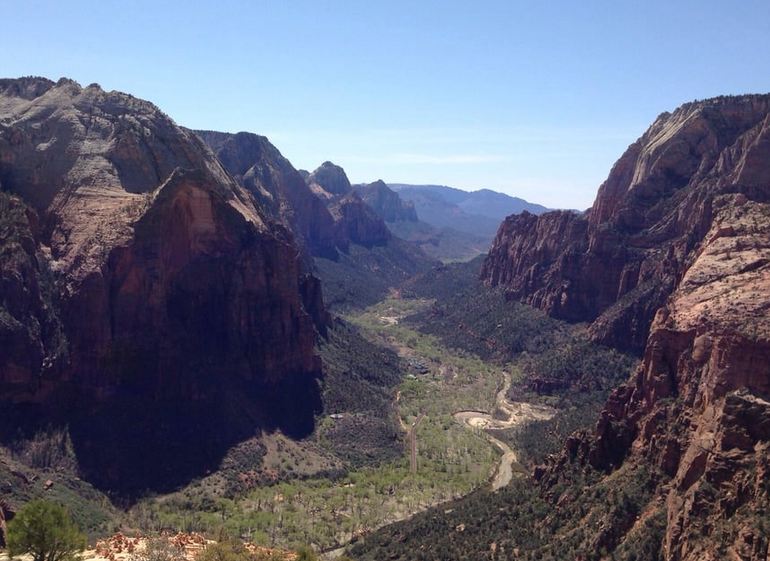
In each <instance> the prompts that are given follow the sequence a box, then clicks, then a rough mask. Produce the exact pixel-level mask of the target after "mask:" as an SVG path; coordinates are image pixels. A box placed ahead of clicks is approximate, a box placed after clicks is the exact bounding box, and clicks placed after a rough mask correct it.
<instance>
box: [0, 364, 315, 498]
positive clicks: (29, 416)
mask: <svg viewBox="0 0 770 561" xmlns="http://www.w3.org/2000/svg"><path fill="white" fill-rule="evenodd" d="M57 403H58V407H57V411H55V412H53V411H52V410H51V407H50V405H45V406H39V405H5V406H2V405H1V404H0V445H3V446H5V447H7V448H9V449H11V450H13V451H14V454H15V455H17V456H18V457H20V458H21V459H22V460H23V461H24V463H27V464H30V465H31V466H32V467H35V468H41V469H46V470H50V469H71V470H75V471H76V472H77V474H78V475H79V476H80V477H82V478H83V479H85V480H87V481H88V482H89V483H91V484H92V485H94V487H96V488H97V489H99V490H101V491H103V492H105V493H106V494H108V495H109V496H110V497H111V498H112V499H113V501H115V502H117V503H120V504H124V505H125V506H128V505H130V504H132V503H133V502H134V501H135V500H136V499H138V498H140V497H141V496H146V495H148V494H153V493H165V492H169V491H172V490H174V489H177V488H180V487H182V486H184V485H186V484H187V483H189V482H190V481H192V480H194V479H196V478H200V477H203V476H205V475H207V474H208V473H211V472H212V471H215V470H217V469H218V467H219V465H220V463H221V461H222V459H223V458H224V457H225V455H226V453H227V452H228V450H230V449H231V448H232V447H233V446H234V445H236V444H238V443H240V442H243V441H245V440H248V439H251V438H252V437H254V436H257V435H259V434H260V433H270V432H274V431H276V430H280V431H281V432H282V433H284V434H285V435H287V436H289V437H291V438H304V437H306V436H308V435H310V434H311V433H312V432H313V430H314V419H315V415H316V414H317V413H319V412H320V410H321V395H320V389H319V384H318V380H317V379H316V378H313V377H308V376H301V377H300V376H295V377H292V378H289V379H286V380H285V381H284V382H283V383H281V384H279V385H278V386H276V387H273V388H264V387H262V388H246V387H244V386H243V385H241V386H240V387H234V386H229V387H226V388H220V389H218V390H217V391H215V392H213V393H212V394H209V395H208V396H207V398H206V399H201V400H198V401H181V400H178V401H150V400H147V399H139V398H135V397H132V396H121V397H120V398H116V399H112V400H110V401H108V402H105V403H103V404H101V405H99V406H97V407H93V406H91V407H85V406H82V404H79V403H78V401H77V400H75V399H66V398H64V397H62V398H60V399H58V400H57ZM263 453H264V451H263V450H262V449H261V447H260V446H259V445H258V444H255V445H254V446H253V450H252V455H253V456H254V457H253V458H251V462H250V463H253V465H254V466H257V465H259V463H260V461H261V456H262V454H263Z"/></svg>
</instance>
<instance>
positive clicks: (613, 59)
mask: <svg viewBox="0 0 770 561" xmlns="http://www.w3.org/2000/svg"><path fill="white" fill-rule="evenodd" d="M197 4H203V3H202V2H200V3H196V2H194V1H191V0H188V1H185V2H171V1H169V2H164V1H162V0H154V1H152V2H132V1H130V0H124V1H121V2H110V1H99V2H75V1H61V0H59V1H55V2H54V1H50V2H35V1H33V0H24V1H18V2H17V1H7V0H0V22H2V24H1V26H2V32H0V75H4V76H9V77H15V76H22V75H43V76H47V77H50V78H52V79H57V78H58V77H60V76H68V77H71V78H74V79H75V80H77V81H79V82H81V84H83V85H87V84H89V83H91V82H98V83H100V84H101V85H102V87H104V88H105V89H116V90H122V91H126V92H130V93H132V94H134V95H136V96H138V97H142V98H146V99H149V100H151V101H153V102H154V103H156V104H157V105H158V106H159V107H160V108H161V109H163V110H164V111H165V112H166V113H168V114H169V115H171V117H173V118H174V119H175V120H176V121H177V122H178V123H180V124H182V125H185V126H188V127H193V128H208V129H218V130H225V131H233V132H234V131H239V130H248V131H252V132H257V133H260V134H265V135H267V136H268V137H269V138H270V139H271V140H272V141H273V142H274V143H275V144H276V145H277V146H278V148H279V149H280V150H281V151H282V152H283V154H284V155H285V156H287V157H288V158H289V159H290V160H291V161H292V162H293V163H294V165H295V166H296V167H304V168H309V169H312V168H314V167H316V166H317V165H318V164H320V163H321V162H322V161H324V160H332V161H334V162H335V163H338V164H340V165H342V166H343V167H344V168H345V169H346V170H347V172H348V174H349V176H350V178H351V180H353V181H354V182H358V181H373V180H375V179H378V178H382V179H384V180H386V181H392V182H409V183H440V184H446V185H452V186H456V187H461V188H466V189H476V188H482V187H488V188H491V189H496V190H500V191H505V192H507V193H510V194H515V195H518V196H521V197H524V198H526V199H529V200H532V201H534V202H539V203H543V204H546V205H549V206H553V207H573V208H585V207H587V206H588V205H590V204H591V202H592V200H593V197H594V194H595V192H596V189H597V187H598V186H599V184H600V183H601V182H602V181H603V180H604V178H605V177H606V176H607V173H608V172H609V169H610V166H611V165H612V163H613V162H614V161H615V160H616V159H617V158H618V157H619V156H620V155H621V153H622V152H623V150H624V149H625V148H626V147H627V146H628V144H630V143H631V142H633V140H635V139H636V138H637V137H638V136H639V135H640V134H641V133H642V132H644V129H645V128H646V127H647V126H648V125H649V124H650V123H651V122H652V120H653V119H654V118H655V117H656V116H657V115H658V114H659V113H661V112H663V111H666V110H672V109H674V108H676V106H678V105H679V104H681V103H682V102H685V101H689V100H692V99H696V98H697V99H702V98H704V97H710V96H714V95H719V94H732V93H747V92H762V93H764V92H768V91H770V0H758V1H751V0H740V1H735V2H730V1H725V0H721V1H710V0H701V1H680V0H675V1H672V0H667V1H649V0H648V1H645V2H642V1H635V2H630V1H629V2H623V1H618V0H608V1H606V2H599V1H587V0H581V1H577V0H575V1H563V2H556V1H551V2H538V1H535V0H532V1H530V2H514V1H512V0H508V1H488V2H485V1H481V0H476V1H472V0H466V1H463V2H455V1H448V0H441V1H436V2H427V1H425V2H422V1H418V0H413V1H411V2H400V1H393V0H390V1H387V2H385V1H381V2H375V1H374V0H357V1H351V2H330V1H322V0H316V1H307V2H294V1H291V0H280V1H279V0H276V1H272V2H257V1H251V2H249V1H228V0H217V1H216V2H210V3H208V5H207V6H198V5H197Z"/></svg>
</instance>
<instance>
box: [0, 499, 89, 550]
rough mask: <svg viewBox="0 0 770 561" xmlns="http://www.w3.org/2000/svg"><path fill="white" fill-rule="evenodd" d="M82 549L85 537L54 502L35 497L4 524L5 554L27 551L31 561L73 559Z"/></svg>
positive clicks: (62, 508)
mask: <svg viewBox="0 0 770 561" xmlns="http://www.w3.org/2000/svg"><path fill="white" fill-rule="evenodd" d="M85 548H86V536H85V534H83V533H81V532H80V530H79V529H78V527H77V526H76V525H75V523H74V522H72V519H71V518H70V515H69V513H68V512H67V510H66V509H65V508H64V507H63V506H61V505H58V504H55V503H52V502H49V501H43V500H36V501H32V502H30V503H27V504H26V505H24V507H23V508H22V509H21V510H20V511H19V513H18V514H17V515H16V516H15V517H14V519H13V520H11V521H10V522H9V523H8V554H9V555H10V556H11V557H13V556H16V555H22V554H25V553H28V554H30V555H31V556H32V560H33V561H73V560H74V559H77V557H78V553H80V552H82V551H83V550H85Z"/></svg>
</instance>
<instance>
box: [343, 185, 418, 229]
mask: <svg viewBox="0 0 770 561" xmlns="http://www.w3.org/2000/svg"><path fill="white" fill-rule="evenodd" d="M354 189H355V191H356V193H358V194H359V195H360V196H361V199H362V200H363V201H364V202H365V203H366V204H368V205H369V206H370V207H372V209H374V212H376V213H377V215H378V216H379V217H380V218H382V219H383V220H384V221H385V222H399V221H406V222H417V211H416V210H415V209H414V204H413V203H411V202H404V201H402V200H401V197H399V196H398V193H396V192H395V191H392V190H391V189H390V188H389V187H388V186H387V185H386V184H385V182H384V181H382V180H381V179H380V180H378V181H375V182H374V183H369V184H368V185H356V186H355V187H354Z"/></svg>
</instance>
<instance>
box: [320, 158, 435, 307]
mask: <svg viewBox="0 0 770 561" xmlns="http://www.w3.org/2000/svg"><path fill="white" fill-rule="evenodd" d="M305 181H306V182H307V184H308V186H309V187H310V189H311V191H313V193H315V194H316V196H318V197H319V198H320V199H321V200H323V201H325V203H326V205H327V207H328V208H329V210H330V212H331V213H332V215H333V216H334V219H335V222H336V224H337V227H338V230H339V232H340V235H341V236H343V237H344V238H345V239H347V240H349V241H350V244H349V246H348V247H347V248H346V250H345V251H342V252H340V254H339V255H338V257H337V258H335V259H327V258H317V259H316V260H315V266H316V269H317V271H318V274H319V276H320V277H321V279H322V280H323V285H324V295H325V301H326V302H327V303H328V304H329V305H330V307H338V308H350V307H364V306H367V305H370V304H373V303H375V302H377V301H378V300H380V299H382V298H383V297H384V296H385V295H386V294H387V293H388V291H389V290H390V289H391V288H393V287H396V286H399V285H401V284H402V283H403V282H404V281H406V280H407V279H409V278H410V277H411V276H413V275H415V274H417V273H420V272H423V271H426V270H428V269H430V268H431V267H432V266H433V265H434V260H433V259H431V257H430V256H429V255H426V253H425V252H423V251H422V249H421V248H420V247H419V246H418V245H417V244H415V243H411V242H410V241H405V240H404V239H401V238H400V237H398V236H395V235H393V234H392V233H391V229H390V228H389V225H388V224H386V223H385V221H384V220H383V218H382V217H381V216H380V215H379V214H378V211H377V208H379V209H380V211H382V208H383V207H382V205H381V204H377V202H376V201H375V200H374V199H370V200H371V202H374V203H375V204H376V205H377V208H374V207H372V206H371V205H370V204H368V203H367V201H365V200H364V199H363V198H362V196H361V195H360V194H359V192H357V190H356V189H354V188H353V186H351V184H350V181H349V180H348V177H347V175H346V174H345V170H343V169H342V168H341V167H340V166H337V165H335V164H333V163H331V162H324V163H323V164H321V165H320V166H319V167H318V168H317V169H316V170H314V171H313V172H312V173H307V174H306V178H305ZM383 185H384V184H383ZM380 189H381V190H383V192H384V189H387V187H385V188H384V189H382V187H380ZM388 191H389V190H388ZM391 200H392V199H391ZM396 204H398V203H396Z"/></svg>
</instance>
